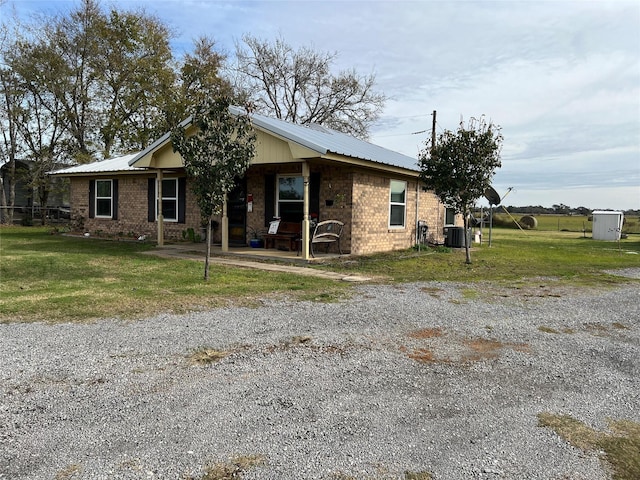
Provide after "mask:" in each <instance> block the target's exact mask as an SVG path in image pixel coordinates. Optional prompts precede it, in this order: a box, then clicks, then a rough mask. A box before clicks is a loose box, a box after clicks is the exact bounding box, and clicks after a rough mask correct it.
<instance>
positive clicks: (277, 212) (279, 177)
mask: <svg viewBox="0 0 640 480" xmlns="http://www.w3.org/2000/svg"><path fill="white" fill-rule="evenodd" d="M282 178H300V179H302V181H303V182H304V179H303V178H302V175H278V176H277V177H276V216H277V217H280V216H281V215H280V203H299V204H301V205H302V209H303V212H304V183H303V187H302V188H303V190H302V196H303V198H301V199H300V200H286V199H284V200H281V199H280V179H282ZM303 214H304V213H303Z"/></svg>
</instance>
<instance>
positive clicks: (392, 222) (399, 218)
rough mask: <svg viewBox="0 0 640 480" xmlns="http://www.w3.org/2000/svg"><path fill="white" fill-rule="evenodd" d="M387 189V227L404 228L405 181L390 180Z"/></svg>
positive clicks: (405, 208)
mask: <svg viewBox="0 0 640 480" xmlns="http://www.w3.org/2000/svg"><path fill="white" fill-rule="evenodd" d="M389 190H390V193H389V227H393V228H404V226H405V218H406V211H407V182H402V181H400V180H391V183H390V189H389Z"/></svg>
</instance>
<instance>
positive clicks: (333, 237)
mask: <svg viewBox="0 0 640 480" xmlns="http://www.w3.org/2000/svg"><path fill="white" fill-rule="evenodd" d="M343 228H344V223H342V222H340V221H338V220H325V221H324V222H320V223H318V224H317V225H316V226H315V228H314V229H313V234H312V235H311V256H312V257H315V256H316V255H315V249H316V248H318V247H319V246H320V245H324V246H325V252H328V251H329V247H330V246H331V244H333V243H336V244H337V247H338V252H339V253H340V255H342V247H340V237H341V236H342V229H343Z"/></svg>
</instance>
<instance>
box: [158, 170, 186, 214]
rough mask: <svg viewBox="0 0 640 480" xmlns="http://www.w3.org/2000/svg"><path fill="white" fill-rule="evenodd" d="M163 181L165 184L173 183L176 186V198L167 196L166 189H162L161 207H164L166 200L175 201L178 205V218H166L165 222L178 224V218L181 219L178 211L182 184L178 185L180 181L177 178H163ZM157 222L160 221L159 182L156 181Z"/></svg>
mask: <svg viewBox="0 0 640 480" xmlns="http://www.w3.org/2000/svg"><path fill="white" fill-rule="evenodd" d="M162 181H163V182H169V181H173V182H175V184H176V196H175V197H167V196H165V194H164V192H165V191H166V190H165V189H164V188H163V189H162V200H161V202H160V205H162V204H163V202H164V201H165V200H166V201H175V203H176V218H168V217H164V218H163V221H165V222H173V223H178V218H179V217H180V212H179V211H178V209H179V208H180V202H179V201H178V198H179V197H180V192H179V191H178V189H179V188H180V184H179V183H178V179H177V178H163V179H162ZM157 220H158V181H157V180H156V221H157Z"/></svg>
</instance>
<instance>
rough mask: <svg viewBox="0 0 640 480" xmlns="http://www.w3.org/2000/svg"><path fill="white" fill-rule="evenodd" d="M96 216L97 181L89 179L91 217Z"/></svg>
mask: <svg viewBox="0 0 640 480" xmlns="http://www.w3.org/2000/svg"><path fill="white" fill-rule="evenodd" d="M95 216H96V181H95V180H89V218H94V217H95Z"/></svg>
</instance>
